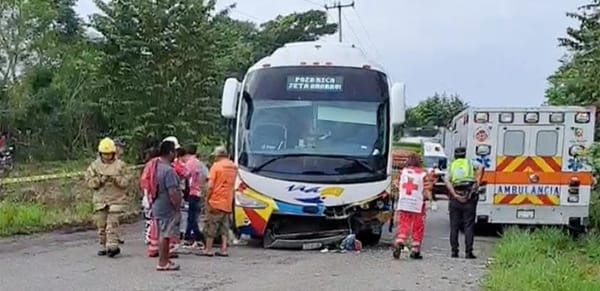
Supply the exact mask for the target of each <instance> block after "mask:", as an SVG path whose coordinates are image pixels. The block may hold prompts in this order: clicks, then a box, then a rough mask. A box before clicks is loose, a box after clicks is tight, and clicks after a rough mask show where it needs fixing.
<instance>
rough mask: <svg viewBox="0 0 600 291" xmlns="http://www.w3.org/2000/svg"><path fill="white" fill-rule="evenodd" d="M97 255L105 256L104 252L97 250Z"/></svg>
mask: <svg viewBox="0 0 600 291" xmlns="http://www.w3.org/2000/svg"><path fill="white" fill-rule="evenodd" d="M98 255H99V256H106V250H99V251H98Z"/></svg>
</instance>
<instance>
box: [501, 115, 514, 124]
mask: <svg viewBox="0 0 600 291" xmlns="http://www.w3.org/2000/svg"><path fill="white" fill-rule="evenodd" d="M513 118H514V114H513V113H512V112H502V113H500V122H501V123H511V122H513Z"/></svg>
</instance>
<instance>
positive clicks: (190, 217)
mask: <svg viewBox="0 0 600 291" xmlns="http://www.w3.org/2000/svg"><path fill="white" fill-rule="evenodd" d="M194 204H195V203H194V197H192V196H190V197H189V198H188V211H187V225H186V227H185V234H184V235H183V239H184V240H186V243H192V242H193V241H194V240H195V239H194V237H193V236H194V235H195V233H193V232H194V230H193V227H194V214H195V212H196V208H195V206H194Z"/></svg>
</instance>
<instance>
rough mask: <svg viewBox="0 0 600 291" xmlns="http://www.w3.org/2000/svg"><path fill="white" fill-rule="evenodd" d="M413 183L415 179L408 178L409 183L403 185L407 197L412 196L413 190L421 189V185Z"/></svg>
mask: <svg viewBox="0 0 600 291" xmlns="http://www.w3.org/2000/svg"><path fill="white" fill-rule="evenodd" d="M413 181H414V180H413V178H408V181H407V182H406V183H404V184H402V189H404V191H406V195H409V196H410V195H412V192H413V190H417V189H418V188H419V185H417V184H415V183H413Z"/></svg>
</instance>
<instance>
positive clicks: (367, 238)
mask: <svg viewBox="0 0 600 291" xmlns="http://www.w3.org/2000/svg"><path fill="white" fill-rule="evenodd" d="M356 239H358V240H359V241H360V242H361V243H362V244H363V246H376V245H377V244H378V243H379V241H380V240H381V231H379V233H374V232H373V230H371V229H365V230H362V231H360V232H359V233H357V234H356Z"/></svg>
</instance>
